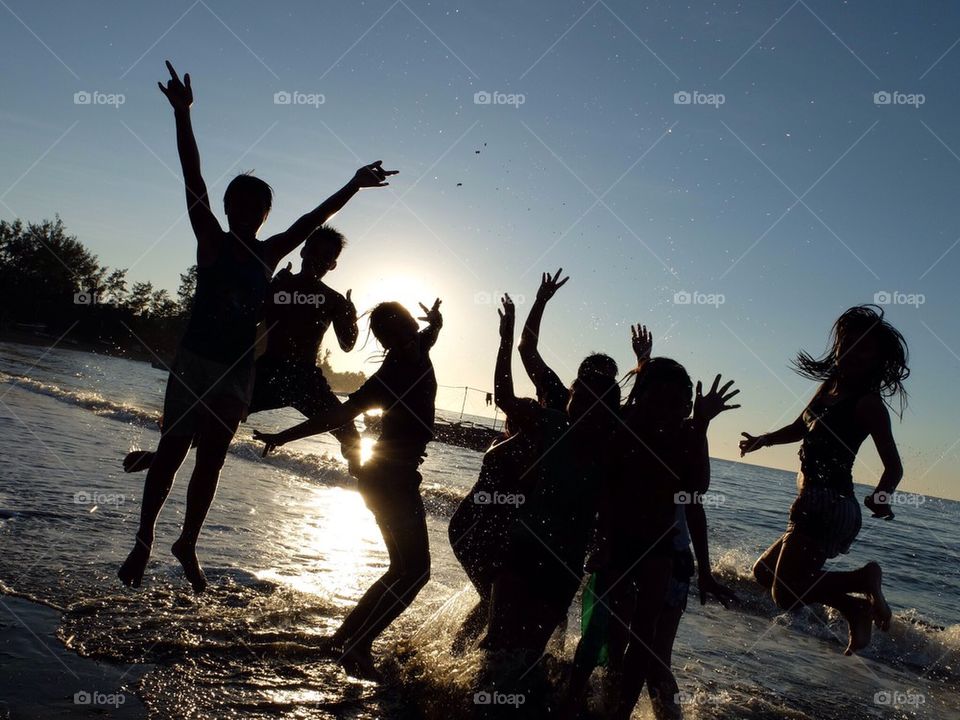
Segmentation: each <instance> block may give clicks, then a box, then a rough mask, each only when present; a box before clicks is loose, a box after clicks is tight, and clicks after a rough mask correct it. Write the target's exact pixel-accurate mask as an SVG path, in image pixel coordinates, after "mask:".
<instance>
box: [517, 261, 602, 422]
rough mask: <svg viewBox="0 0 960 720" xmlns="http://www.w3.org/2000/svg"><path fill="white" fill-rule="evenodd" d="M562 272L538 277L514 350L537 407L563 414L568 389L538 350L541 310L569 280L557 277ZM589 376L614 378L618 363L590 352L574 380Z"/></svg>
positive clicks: (568, 398)
mask: <svg viewBox="0 0 960 720" xmlns="http://www.w3.org/2000/svg"><path fill="white" fill-rule="evenodd" d="M562 273H563V268H560V269H558V270H557V272H556V273H554V274H553V275H551V274H550V273H543V274H542V275H541V280H540V287H539V288H538V289H537V296H536V299H535V300H534V302H533V305H531V306H530V313H529V314H528V315H527V321H526V322H525V323H524V325H523V332H522V333H521V334H520V343H519V344H518V345H517V351H518V353H519V355H520V361H521V362H522V363H523V369H524V370H526V372H527V376H528V377H529V378H530V381H531V382H532V383H533V385H534V387H535V388H536V389H537V400H538V401H539V402H540V404H541V405H543V406H544V407H546V408H550V409H551V410H559V411H560V412H566V411H567V403H568V402H569V401H570V389H569V388H568V387H567V386H566V385H564V384H563V381H562V380H561V379H560V376H559V375H557V373H556V372H554V370H553V368H551V367H550V366H549V365H547V363H546V361H544V359H543V356H542V355H540V350H539V348H538V343H539V339H540V322H541V321H542V320H543V311H544V310H545V309H546V306H547V303H548V302H549V301H550V300H551V298H553V296H554V295H555V294H556V292H557V290H559V289H560V288H562V287H563V286H564V285H566V284H567V282H568V281H569V280H570V276H569V275H568V276H567V277H565V278H563V280H561V279H560V275H561V274H562ZM590 373H595V374H599V375H604V376H607V377H611V378H614V379H616V377H617V363H616V362H615V361H614V359H613V358H612V357H610V356H609V355H604V354H603V353H593V354H591V355H588V356H587V357H585V358H584V359H583V360H582V361H581V362H580V366H579V367H578V368H577V377H581V376H583V375H584V374H590Z"/></svg>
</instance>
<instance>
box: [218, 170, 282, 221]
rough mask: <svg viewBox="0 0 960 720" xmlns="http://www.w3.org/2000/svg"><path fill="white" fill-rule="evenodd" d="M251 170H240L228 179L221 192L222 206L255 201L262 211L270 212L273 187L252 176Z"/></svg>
mask: <svg viewBox="0 0 960 720" xmlns="http://www.w3.org/2000/svg"><path fill="white" fill-rule="evenodd" d="M252 172H253V171H252V170H251V171H248V172H242V173H240V174H239V175H237V176H236V177H235V178H234V179H233V180H231V181H230V184H229V185H227V189H226V191H225V192H224V193H223V204H224V206H230V205H235V204H236V203H244V202H255V203H257V204H259V206H260V207H261V209H262V210H263V212H264V213H268V212H270V208H271V207H273V188H272V187H270V186H269V185H268V184H267V183H266V182H264V181H263V180H261V179H260V178H258V177H255V176H253V175H252V174H251V173H252Z"/></svg>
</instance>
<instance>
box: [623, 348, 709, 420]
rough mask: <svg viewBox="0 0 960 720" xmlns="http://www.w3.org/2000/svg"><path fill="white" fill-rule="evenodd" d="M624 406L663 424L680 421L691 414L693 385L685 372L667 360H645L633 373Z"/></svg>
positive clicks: (678, 364) (676, 363)
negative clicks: (635, 373) (628, 395)
mask: <svg viewBox="0 0 960 720" xmlns="http://www.w3.org/2000/svg"><path fill="white" fill-rule="evenodd" d="M627 404H628V405H630V406H633V407H635V408H636V409H637V410H639V412H640V413H641V415H642V416H645V417H656V419H657V420H658V421H659V422H662V423H664V424H670V425H672V424H676V423H679V422H681V421H683V420H684V419H685V418H687V417H688V416H689V415H690V412H691V411H692V410H693V381H692V380H690V375H689V374H688V373H687V370H686V368H684V367H683V365H681V364H680V363H678V362H677V361H676V360H674V359H672V358H668V357H654V358H650V359H649V360H647V362H646V363H644V365H643V367H642V368H641V369H640V370H639V371H638V372H637V376H636V380H635V381H634V383H633V389H632V390H631V391H630V397H629V398H628V399H627Z"/></svg>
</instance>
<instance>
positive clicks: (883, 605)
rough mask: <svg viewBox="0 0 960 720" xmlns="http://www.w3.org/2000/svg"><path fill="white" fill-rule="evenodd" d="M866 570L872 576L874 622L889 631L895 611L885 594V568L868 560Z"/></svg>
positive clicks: (871, 592)
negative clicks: (888, 603) (892, 610)
mask: <svg viewBox="0 0 960 720" xmlns="http://www.w3.org/2000/svg"><path fill="white" fill-rule="evenodd" d="M864 570H866V571H867V575H868V577H869V578H870V592H869V595H870V610H871V612H872V613H873V622H874V623H875V624H876V626H877V628H878V629H880V630H883V631H884V632H888V631H889V630H890V619H891V618H892V617H893V612H891V610H890V606H889V605H887V599H886V598H885V597H884V596H883V588H882V586H883V570H882V569H881V568H880V566H879V565H878V564H877V563H875V562H868V563H867V565H866V567H865V568H864Z"/></svg>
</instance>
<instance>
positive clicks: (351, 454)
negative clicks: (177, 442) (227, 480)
mask: <svg viewBox="0 0 960 720" xmlns="http://www.w3.org/2000/svg"><path fill="white" fill-rule="evenodd" d="M345 243H346V240H345V239H344V237H343V235H341V234H340V233H339V232H337V231H336V230H334V229H333V228H332V227H330V226H329V225H323V226H321V227H319V228H318V229H317V230H316V231H315V232H314V233H313V234H312V235H310V237H309V238H307V240H306V242H305V243H304V244H303V248H302V249H301V250H300V257H301V258H302V259H303V263H302V265H301V269H300V272H299V273H297V274H293V273H291V272H290V268H289V266H288V267H287V268H285V269H283V270H281V271H280V272H278V273H277V274H276V275H275V276H274V278H273V281H272V282H271V283H270V292H269V293H268V296H267V301H266V304H265V317H264V321H263V327H264V329H265V330H266V331H267V332H266V349H265V351H264V353H263V355H261V356H260V357H259V358H258V359H257V363H256V372H255V374H254V375H255V376H254V383H253V398H252V400H251V402H250V408H249V410H248V414H252V413H256V412H260V411H262V410H274V409H276V408H282V407H292V408H295V409H296V410H299V411H300V412H301V413H302V414H303V415H305V416H306V417H314V416H315V415H319V414H320V413H322V412H325V411H326V410H328V409H330V408H331V407H333V405H334V404H339V403H340V400H339V398H337V396H336V395H335V394H334V393H333V390H331V389H330V384H329V383H328V382H327V379H326V378H325V377H324V375H323V370H322V369H321V368H320V367H318V366H317V356H318V354H319V352H320V343H321V342H322V340H323V336H324V334H325V333H326V331H327V328H329V327H330V326H331V325H333V329H334V332H335V333H336V336H337V340H338V342H339V344H340V348H341V349H342V350H344V351H345V352H348V351H350V350H352V349H353V346H354V345H355V344H356V341H357V333H358V329H357V311H356V308H355V307H354V305H353V303H352V302H351V300H350V291H349V290H347V294H346V296H343V295H341V294H340V293H338V292H337V291H336V290H333V289H332V288H330V287H329V286H328V285H327V284H326V283H324V282H323V278H324V276H325V275H326V274H327V273H328V272H330V271H331V270H333V269H334V268H335V267H336V266H337V260H338V258H339V256H340V253H341V252H342V250H343V246H344V244H345ZM331 434H332V435H334V437H336V438H337V439H338V440H339V441H340V447H341V451H342V452H343V456H344V457H345V458H346V459H347V463H348V465H349V468H350V472H351V474H353V475H354V476H356V475H357V474H358V473H359V471H360V433H358V432H357V429H356V427H355V426H354V424H353V422H349V423H347V424H346V425H344V426H343V427H341V428H336V429H334V430H332V431H331ZM153 457H154V453H152V452H149V451H146V450H135V451H133V452H131V453H129V454H128V455H127V457H126V458H124V461H123V465H124V469H125V470H126V471H127V472H135V471H139V470H146V469H147V468H148V467H150V464H151V463H152V462H153Z"/></svg>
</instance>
